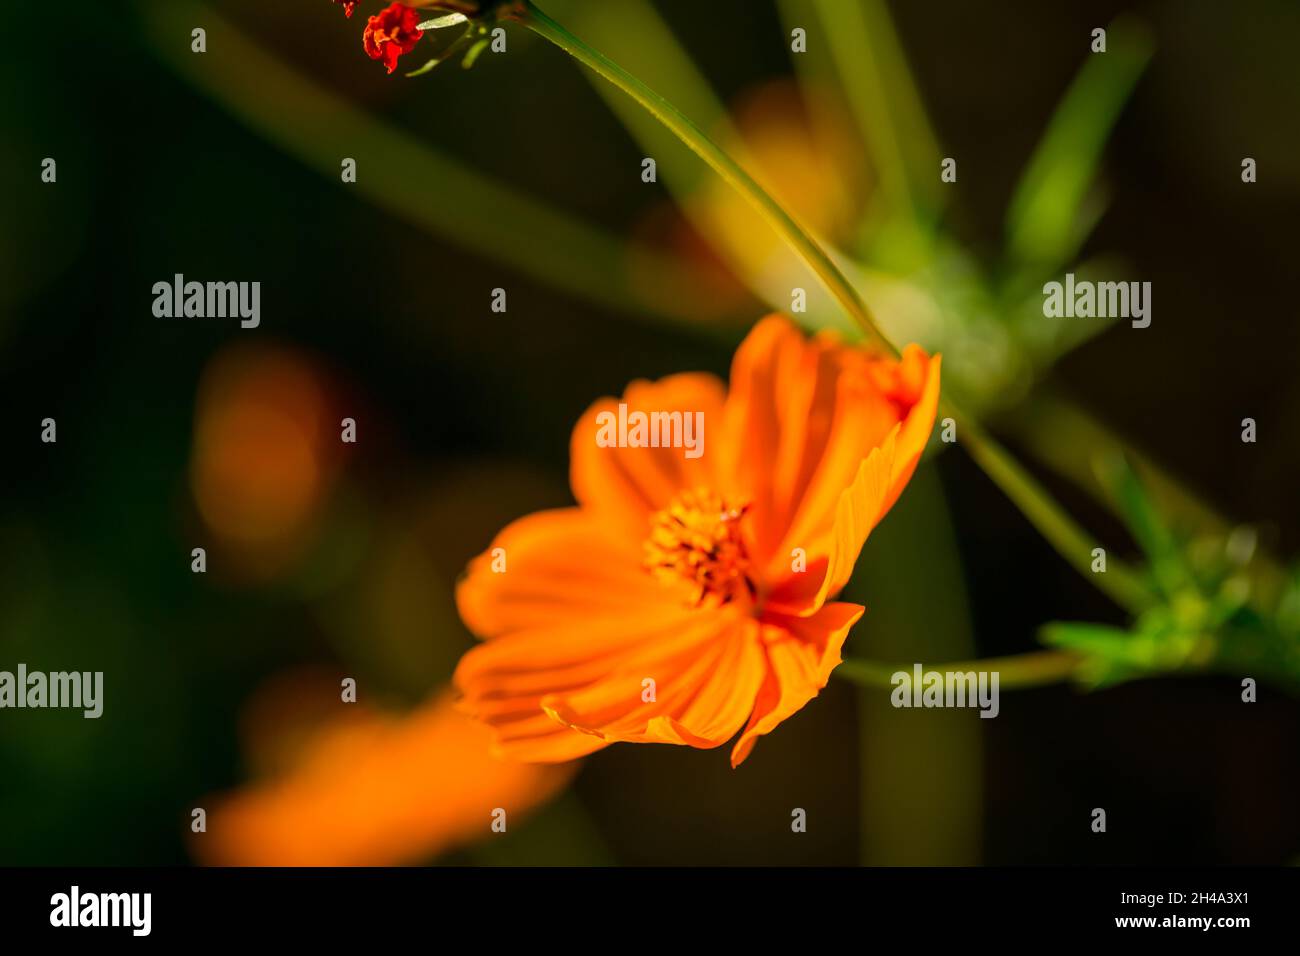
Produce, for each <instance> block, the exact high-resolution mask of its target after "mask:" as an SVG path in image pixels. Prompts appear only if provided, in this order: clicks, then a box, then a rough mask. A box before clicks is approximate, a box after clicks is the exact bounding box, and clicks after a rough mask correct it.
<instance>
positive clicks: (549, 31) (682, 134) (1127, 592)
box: [511, 0, 1150, 611]
mask: <svg viewBox="0 0 1300 956" xmlns="http://www.w3.org/2000/svg"><path fill="white" fill-rule="evenodd" d="M511 15H512V16H513V17H514V18H515V19H517V20H519V21H520V22H521V23H523V25H524V26H526V27H527V28H528V29H530V30H532V31H533V32H534V33H536V34H538V35H539V36H541V37H544V38H545V39H547V40H549V41H550V42H551V43H554V44H555V45H556V46H558V47H559V48H560V49H562V50H564V51H565V52H566V53H568V54H569V55H570V56H572V57H573V58H574V59H576V60H578V61H579V62H580V63H582V64H584V65H586V66H588V67H590V68H591V69H592V70H595V71H596V72H597V73H598V74H600V75H601V76H602V77H604V78H605V79H606V80H608V81H609V82H610V83H612V84H614V85H615V86H616V87H618V88H619V89H621V90H623V92H625V93H627V95H628V96H630V97H632V98H633V99H634V100H636V101H637V102H638V103H640V104H641V105H642V106H643V107H645V108H646V109H647V110H648V111H649V112H650V113H651V114H652V115H653V116H654V117H655V118H656V119H658V120H659V122H661V123H663V124H664V126H665V127H667V128H668V129H669V130H670V131H671V132H672V133H673V134H674V135H676V136H677V138H678V139H680V140H681V141H682V143H684V144H685V145H686V146H687V147H689V148H690V149H691V151H692V152H694V153H695V154H696V155H697V156H699V157H700V158H701V159H703V160H704V162H706V163H707V164H708V165H709V166H710V167H711V168H712V169H713V170H714V171H715V172H717V173H718V175H719V176H721V177H722V178H723V179H724V180H726V182H728V183H729V184H730V185H731V186H732V187H733V188H734V189H735V190H736V191H737V192H739V193H740V194H741V195H742V196H743V197H744V198H745V199H746V200H747V201H748V202H749V203H750V205H752V206H753V207H754V208H755V209H757V210H758V212H759V213H761V214H762V216H763V217H764V218H765V219H766V220H767V221H768V222H769V223H770V224H771V225H772V227H773V228H774V229H776V231H777V233H778V234H779V235H780V236H781V238H782V239H784V240H785V242H786V243H787V244H788V245H789V246H790V247H791V248H792V249H793V250H794V251H795V252H796V253H798V254H799V256H800V257H801V258H803V260H804V261H805V262H807V263H808V265H809V266H810V267H811V268H812V269H813V271H814V272H816V273H817V275H818V277H819V278H820V279H821V280H822V282H823V283H824V284H825V285H826V287H827V289H829V290H830V292H831V293H832V294H833V295H834V296H835V298H836V299H838V300H839V301H840V303H841V304H842V305H843V306H844V308H845V310H846V311H847V312H848V313H849V315H850V316H851V317H852V318H853V320H854V321H855V322H856V323H857V324H858V325H859V326H860V327H861V329H862V331H863V333H864V334H865V335H866V336H867V338H868V339H869V340H870V341H872V342H873V343H875V344H876V345H877V346H878V347H880V348H881V349H883V350H885V351H887V352H889V353H890V354H892V355H895V356H896V355H898V354H899V350H898V348H897V347H896V346H895V345H894V344H893V342H891V341H890V340H889V338H888V337H887V336H886V335H885V334H884V333H883V332H881V331H880V328H879V326H877V325H876V321H875V318H874V317H873V316H872V314H871V310H870V309H869V308H868V307H867V304H866V303H865V302H864V301H863V300H862V297H861V296H860V295H859V294H858V291H857V289H856V288H855V287H854V285H853V283H851V282H850V281H849V279H848V277H847V276H845V275H844V273H843V271H841V270H840V268H839V266H837V265H836V264H835V262H834V260H833V259H831V257H830V256H829V255H828V254H827V252H826V250H825V249H823V248H822V247H821V245H820V244H819V243H818V242H817V241H816V240H815V239H814V238H813V237H812V235H811V234H810V233H809V232H808V230H807V229H805V228H804V227H803V226H801V225H800V224H799V223H798V221H796V220H795V219H794V217H793V216H791V215H790V214H789V213H788V212H786V210H785V209H784V208H782V206H781V205H780V204H779V203H778V202H777V201H776V200H775V199H773V198H772V196H771V195H770V194H769V193H768V192H767V191H766V190H764V189H763V187H762V186H760V185H759V184H758V183H757V182H756V181H755V180H754V178H753V177H752V176H750V175H749V173H747V172H746V171H745V170H744V169H743V168H742V167H741V166H740V164H739V163H737V162H736V161H735V160H734V159H732V158H731V157H730V156H729V155H727V153H726V152H724V151H723V149H722V148H721V147H720V146H718V145H717V144H716V143H714V142H713V140H711V139H710V138H709V137H708V136H707V135H706V134H705V133H704V131H703V130H701V129H700V128H699V127H698V126H696V125H695V124H694V123H692V122H691V121H690V119H689V118H687V117H686V116H685V115H684V114H683V113H682V112H681V111H680V110H679V109H677V107H675V106H673V104H672V103H670V102H668V100H666V99H664V98H663V97H662V96H660V95H659V94H658V93H656V92H655V91H654V90H652V89H650V87H648V86H647V85H646V84H645V83H643V82H641V81H640V80H639V79H637V78H636V77H635V76H633V75H632V74H630V73H628V72H627V71H626V70H624V69H623V68H622V67H620V66H619V65H618V64H617V63H615V62H614V61H613V60H611V59H610V58H609V57H607V56H605V54H603V53H601V52H600V51H599V50H596V49H594V48H593V47H591V46H589V45H588V44H586V43H584V42H583V41H582V40H580V39H578V38H577V37H576V36H574V35H573V34H572V33H570V32H569V31H568V30H566V29H565V28H564V27H563V26H561V25H560V24H558V23H556V22H555V21H554V20H552V19H551V18H550V17H549V16H547V15H546V13H544V12H543V11H542V10H541V9H539V8H538V7H537V5H536V4H535V3H533V2H532V0H520V3H519V6H518V7H516V8H515V10H514V11H513V12H512V14H511ZM944 407H945V409H946V410H947V411H948V413H949V414H950V415H951V416H952V418H953V420H954V421H956V422H957V424H958V432H959V440H960V441H964V443H965V444H966V445H967V447H968V448H969V449H970V452H971V456H972V457H973V458H974V459H975V461H976V463H977V464H979V466H980V467H981V468H982V469H983V470H984V472H985V473H986V474H987V475H988V476H989V477H990V478H991V479H992V480H993V481H994V482H995V483H996V484H997V485H998V487H1000V488H1001V489H1002V490H1003V492H1004V493H1005V494H1006V495H1007V497H1008V498H1010V499H1011V500H1012V502H1014V503H1015V505H1016V506H1017V507H1018V508H1019V509H1020V510H1021V511H1022V512H1023V513H1024V514H1025V516H1026V517H1027V518H1028V519H1029V520H1030V521H1031V522H1032V523H1033V524H1034V526H1035V527H1036V528H1037V529H1038V530H1039V532H1040V533H1041V534H1042V535H1043V537H1044V538H1046V539H1047V541H1048V543H1050V544H1051V545H1052V547H1054V548H1055V549H1056V550H1057V551H1059V552H1060V553H1061V555H1062V556H1063V557H1064V558H1066V560H1068V561H1069V562H1070V563H1071V564H1072V565H1074V567H1075V568H1076V569H1078V570H1079V571H1080V572H1081V573H1083V574H1085V575H1088V576H1089V577H1090V578H1091V579H1092V580H1093V581H1094V582H1095V583H1096V584H1097V586H1098V587H1099V588H1100V589H1101V590H1102V591H1103V592H1105V593H1106V594H1107V595H1108V596H1110V597H1111V598H1113V599H1114V600H1115V601H1117V602H1118V603H1119V604H1120V605H1121V606H1122V607H1124V608H1126V609H1127V610H1129V611H1137V610H1140V609H1141V608H1142V607H1144V606H1146V604H1148V603H1149V601H1150V596H1149V593H1148V592H1147V590H1146V588H1145V586H1144V585H1143V584H1142V582H1141V580H1140V579H1139V578H1138V577H1137V575H1136V574H1134V573H1132V572H1131V571H1129V570H1128V569H1126V568H1123V567H1120V566H1118V565H1117V564H1116V563H1115V562H1114V561H1111V562H1110V570H1108V571H1107V572H1105V573H1102V574H1092V573H1091V561H1092V549H1093V547H1094V542H1093V540H1092V539H1091V538H1090V537H1089V536H1088V535H1087V534H1086V533H1085V532H1084V531H1083V530H1082V529H1081V528H1080V527H1079V526H1078V525H1077V524H1076V523H1075V522H1074V520H1073V519H1072V518H1070V516H1069V515H1068V514H1067V513H1066V512H1065V510H1064V509H1063V508H1062V507H1061V506H1060V505H1059V504H1058V503H1057V502H1056V501H1055V500H1053V499H1052V497H1051V496H1050V495H1049V494H1048V493H1047V492H1046V490H1045V489H1043V488H1042V487H1041V486H1039V485H1038V484H1037V483H1036V482H1035V481H1034V480H1033V479H1032V478H1031V477H1030V476H1029V474H1028V473H1027V472H1026V471H1025V470H1024V469H1023V468H1022V467H1021V466H1020V465H1019V464H1018V463H1017V462H1016V461H1015V460H1014V459H1013V458H1012V457H1011V455H1010V454H1009V453H1008V452H1007V451H1006V450H1005V449H1004V448H1002V447H1001V446H1000V445H998V444H997V442H996V441H995V440H994V439H993V438H992V437H991V436H990V435H988V434H987V433H986V432H984V431H983V430H982V429H981V428H980V427H979V426H978V424H976V423H975V421H974V420H973V419H970V418H968V417H966V416H965V415H962V414H961V413H960V412H959V411H958V410H957V409H956V407H955V405H954V404H953V403H952V402H951V401H947V402H945V406H944Z"/></svg>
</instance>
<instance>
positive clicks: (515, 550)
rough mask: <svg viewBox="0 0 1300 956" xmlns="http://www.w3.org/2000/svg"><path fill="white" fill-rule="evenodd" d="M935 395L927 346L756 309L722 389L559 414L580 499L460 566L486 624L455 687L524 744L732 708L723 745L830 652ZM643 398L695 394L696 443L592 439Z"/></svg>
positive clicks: (680, 739)
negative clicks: (565, 420) (854, 343)
mask: <svg viewBox="0 0 1300 956" xmlns="http://www.w3.org/2000/svg"><path fill="white" fill-rule="evenodd" d="M938 398H939V357H938V356H935V357H934V358H929V357H927V356H926V354H925V353H924V352H923V351H922V350H921V349H920V348H919V347H917V346H909V347H908V348H907V350H906V351H905V352H904V353H903V357H902V359H901V360H900V361H894V360H893V359H890V358H881V357H877V356H872V355H869V354H868V353H866V352H864V351H862V350H860V349H858V348H852V347H848V346H845V345H843V344H841V343H840V342H839V341H837V340H836V339H835V338H834V337H833V336H831V335H828V334H823V335H819V336H817V337H815V338H813V339H812V340H811V341H809V340H806V339H805V338H804V337H803V335H802V334H801V333H800V332H799V331H798V330H797V329H796V328H795V327H794V326H793V325H792V324H791V323H790V322H789V320H787V319H785V318H783V317H780V316H771V317H769V318H767V319H765V320H763V321H762V322H760V323H759V324H758V325H757V326H755V328H754V329H753V331H752V332H750V334H749V336H748V337H747V338H746V340H745V342H744V343H743V344H742V345H741V347H740V349H739V350H738V351H737V353H736V356H735V359H734V362H733V364H732V368H731V388H730V391H727V390H725V389H724V387H723V384H722V382H720V381H718V379H716V378H715V377H713V376H711V375H705V374H682V375H673V376H670V377H668V378H665V379H661V380H659V381H657V382H646V381H638V382H634V383H632V384H631V385H630V386H629V387H628V389H627V391H626V393H625V394H624V396H623V399H622V402H621V403H620V402H619V401H617V400H615V399H612V398H609V399H602V400H600V401H598V402H596V404H595V405H593V406H592V407H591V408H590V409H589V410H588V411H587V413H586V414H585V415H584V416H583V417H582V420H581V421H579V422H578V425H577V427H576V428H575V429H574V432H573V439H572V444H571V474H570V481H571V484H572V486H573V493H574V496H575V497H576V498H577V500H578V506H577V507H575V508H562V509H559V510H555V511H545V512H540V513H538V514H534V515H530V516H529V517H526V518H522V519H520V520H519V521H516V522H514V523H513V524H511V525H509V526H508V527H507V528H506V529H505V530H504V531H502V532H501V534H500V535H498V537H497V538H496V540H495V541H494V542H493V543H492V546H491V548H489V550H488V551H487V552H486V553H485V554H484V555H482V556H480V557H479V558H476V559H475V560H474V561H473V562H471V563H470V565H469V568H468V570H467V572H466V575H465V577H464V579H463V580H462V581H461V583H460V586H459V588H458V590H457V603H458V606H459V609H460V613H461V617H462V618H463V619H464V621H465V623H466V625H467V626H468V627H469V628H470V630H472V631H473V632H474V633H475V634H477V635H478V636H479V637H481V638H483V639H484V643H482V644H480V645H479V646H478V647H475V648H474V649H473V650H471V651H470V652H469V653H467V654H466V655H465V657H464V658H463V659H462V660H461V662H460V665H459V667H458V668H457V670H456V676H455V683H456V686H457V687H458V688H459V689H460V691H461V693H462V695H463V700H462V706H463V707H464V708H465V709H466V711H467V712H469V713H471V714H473V715H475V716H477V717H479V718H480V719H482V720H484V721H486V722H487V723H488V724H490V725H491V726H492V727H493V728H494V730H495V732H496V742H497V747H498V749H499V751H500V752H501V753H503V754H505V755H507V756H510V757H514V758H517V759H520V760H530V761H539V762H549V761H562V760H571V759H573V758H575V757H579V756H581V755H583V754H587V753H590V752H592V751H594V750H598V749H600V748H601V747H604V746H606V745H608V744H610V743H613V742H615V741H632V742H639V743H649V742H657V743H673V744H688V745H690V746H693V747H705V748H707V747H717V746H720V745H722V744H723V743H726V742H727V741H728V740H730V739H731V738H732V737H733V736H735V734H736V732H737V731H740V730H741V728H742V727H743V728H744V729H743V732H742V733H741V735H740V738H739V740H737V742H736V745H735V747H734V748H733V749H732V752H731V762H732V765H733V766H736V765H738V764H739V763H740V762H741V761H743V760H744V759H745V758H746V757H747V756H748V755H749V753H750V751H751V750H752V749H753V747H754V743H755V742H756V740H757V738H758V737H760V736H761V735H763V734H766V733H769V732H770V731H771V730H773V729H774V728H775V727H776V726H777V724H779V723H780V722H781V721H783V720H785V719H786V718H787V717H789V716H790V715H791V714H793V713H795V712H796V711H797V710H799V709H800V708H801V707H803V705H804V704H806V703H807V702H808V701H809V700H811V699H812V698H813V697H815V696H816V694H817V692H818V691H819V690H820V689H821V688H822V687H824V686H826V681H827V679H828V677H829V675H830V672H831V671H832V670H833V669H834V667H835V666H836V665H837V664H838V663H839V662H840V648H841V647H842V646H843V644H844V639H845V637H846V636H847V635H848V631H849V628H850V627H852V625H853V624H854V623H855V622H856V621H857V620H858V618H859V617H860V616H861V615H862V612H863V608H862V607H861V606H859V605H856V604H846V603H836V602H833V601H831V600H830V599H831V598H833V597H834V596H835V595H836V594H837V593H838V592H839V591H840V589H841V588H843V587H844V585H845V584H846V583H847V581H848V579H849V575H850V574H851V572H852V570H853V564H854V562H855V561H856V560H857V556H858V553H859V552H860V550H861V548H862V545H863V543H864V541H865V540H866V538H867V535H868V534H869V533H870V531H871V529H872V528H873V527H874V526H875V524H876V523H877V522H878V521H879V520H880V519H881V517H883V516H884V514H885V513H886V512H887V511H888V510H889V508H890V507H891V506H892V505H893V503H894V501H895V500H896V499H897V498H898V496H899V494H900V493H901V492H902V490H903V487H904V486H905V485H906V484H907V482H908V480H909V479H910V478H911V475H912V472H913V470H914V469H915V468H916V464H917V462H918V461H919V460H920V457H921V452H922V451H923V450H924V448H925V444H926V441H927V440H928V438H929V436H930V432H931V430H932V428H933V426H934V416H935V409H936V406H937V403H938ZM620 404H621V405H622V406H625V407H623V408H620ZM638 412H639V413H644V414H646V415H649V414H650V413H653V412H661V413H671V412H678V413H682V414H681V417H680V421H681V422H683V423H685V422H687V421H692V420H697V419H696V416H695V413H700V414H701V415H702V420H703V427H702V428H700V429H698V434H697V437H696V439H695V440H696V441H698V447H697V451H691V449H690V448H689V447H688V448H681V447H662V446H663V445H664V444H666V443H665V442H657V443H656V444H659V445H660V446H661V447H601V444H598V442H597V435H598V434H599V433H600V432H601V429H602V427H606V426H608V425H609V423H610V422H611V420H614V419H615V418H616V419H617V420H618V421H619V422H620V438H621V437H622V430H621V424H622V422H623V421H624V419H626V420H627V421H628V422H631V421H632V420H633V416H634V414H635V413H638ZM658 420H659V421H660V423H661V424H662V423H663V422H664V421H670V420H671V419H670V418H666V417H659V419H658ZM680 434H681V436H682V437H683V438H684V439H685V438H689V437H690V436H689V435H688V433H687V431H686V430H684V425H683V430H681V432H680ZM633 435H634V432H633V431H632V430H629V431H628V433H627V438H628V440H627V442H626V443H624V444H625V445H634V444H644V442H642V441H638V440H635V439H634V438H633ZM606 437H608V435H606ZM646 437H647V434H644V433H643V434H642V435H640V436H639V438H641V439H644V438H646ZM688 444H689V442H688Z"/></svg>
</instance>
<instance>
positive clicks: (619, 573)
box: [456, 508, 665, 638]
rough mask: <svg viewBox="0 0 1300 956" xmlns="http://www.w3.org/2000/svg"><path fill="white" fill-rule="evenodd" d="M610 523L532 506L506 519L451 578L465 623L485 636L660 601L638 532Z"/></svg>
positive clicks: (659, 589)
mask: <svg viewBox="0 0 1300 956" xmlns="http://www.w3.org/2000/svg"><path fill="white" fill-rule="evenodd" d="M612 530H613V529H611V527H610V526H609V525H608V524H607V523H604V522H602V521H601V520H599V518H598V517H596V516H595V515H592V514H589V513H587V512H585V511H583V510H581V509H578V508H561V509H557V510H553V511H539V512H537V513H535V514H531V515H528V516H527V517H524V518H520V519H519V520H518V521H515V522H512V523H511V524H509V525H508V526H507V527H506V528H505V530H503V531H502V532H501V533H500V534H499V535H497V537H496V539H495V540H494V541H493V542H492V544H491V545H490V546H489V548H488V550H487V551H486V552H484V553H483V554H482V555H480V556H479V557H477V558H475V559H474V560H473V561H471V562H470V565H469V567H468V569H467V570H466V573H465V576H464V577H463V578H462V579H461V581H460V583H459V584H458V585H457V588H456V604H457V607H458V609H459V611H460V615H461V619H462V620H464V622H465V626H466V627H468V628H469V629H470V630H471V631H473V632H474V633H475V634H476V635H478V636H479V637H483V638H489V637H494V636H496V635H498V634H504V633H507V632H509V631H517V630H520V629H524V628H536V627H544V626H546V625H548V624H554V623H556V622H558V621H564V620H570V619H576V620H589V619H591V618H603V617H610V616H618V615H621V614H623V609H624V608H626V607H627V606H628V605H629V604H633V605H636V604H641V603H645V604H650V603H658V602H660V601H662V600H663V598H664V594H665V589H664V586H663V584H662V583H661V582H659V581H656V580H654V579H653V578H652V577H651V576H650V575H648V574H646V573H645V571H644V570H643V569H642V567H641V554H642V552H641V539H640V538H636V539H632V538H629V537H627V536H619V535H617V534H614V533H611V531H612ZM494 567H495V568H496V569H497V570H494ZM501 569H504V570H501Z"/></svg>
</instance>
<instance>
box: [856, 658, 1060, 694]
mask: <svg viewBox="0 0 1300 956" xmlns="http://www.w3.org/2000/svg"><path fill="white" fill-rule="evenodd" d="M1080 660H1081V658H1080V657H1079V655H1077V654H1074V653H1072V652H1070V651H1032V652H1030V653H1028V654H1014V655H1012V656H1010V657H985V658H982V659H981V660H975V661H953V662H951V663H947V664H928V665H926V664H923V665H922V666H921V669H922V672H923V673H929V672H930V671H944V672H946V671H962V672H965V671H997V673H998V687H999V688H1000V689H1008V690H1009V689H1012V688H1020V687H1042V686H1044V685H1046V684H1058V683H1060V682H1061V681H1063V680H1067V679H1068V678H1069V677H1070V676H1072V675H1073V674H1074V672H1075V669H1076V668H1077V667H1078V666H1079V662H1080ZM914 666H915V665H914V664H910V663H909V664H886V663H883V662H881V661H867V660H857V659H854V658H848V659H846V660H845V661H844V662H843V663H842V664H840V666H839V667H837V668H835V670H834V674H835V676H836V677H841V678H843V679H845V680H847V681H850V682H852V683H854V684H857V685H858V686H859V687H878V688H886V687H890V688H892V687H895V686H897V685H896V684H895V683H894V681H893V677H894V675H895V674H897V673H899V672H902V673H904V674H907V675H909V676H910V675H911V674H912V668H913V667H914Z"/></svg>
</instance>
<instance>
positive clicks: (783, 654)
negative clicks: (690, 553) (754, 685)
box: [731, 603, 865, 767]
mask: <svg viewBox="0 0 1300 956" xmlns="http://www.w3.org/2000/svg"><path fill="white" fill-rule="evenodd" d="M864 610H865V609H864V608H863V607H862V606H861V605H857V604H842V603H836V604H827V605H825V606H824V607H822V608H821V610H819V611H818V612H817V613H816V614H813V615H812V616H811V617H786V616H783V615H777V614H768V615H764V618H763V640H764V642H765V651H766V654H767V678H766V680H765V681H764V683H763V687H762V689H761V690H760V691H759V694H758V699H757V700H756V701H755V703H754V712H753V714H752V715H751V716H750V718H749V725H748V726H747V727H746V728H745V732H744V733H743V734H741V735H740V739H739V740H737V741H736V746H735V747H734V748H732V751H731V765H732V766H733V767H738V766H740V764H741V763H743V762H744V760H745V758H746V757H748V756H749V754H750V751H752V750H753V749H754V744H755V743H757V742H758V738H759V737H761V736H762V735H764V734H767V733H771V731H772V730H773V729H775V728H776V726H777V725H778V724H780V723H781V721H783V720H785V719H786V718H787V717H789V716H790V715H791V714H793V713H795V712H796V711H798V710H799V709H800V708H802V707H803V706H804V704H806V703H808V701H810V700H812V699H813V698H814V697H816V696H817V692H818V691H820V690H821V689H822V688H823V687H825V686H826V682H827V681H828V680H829V679H830V675H831V671H833V670H834V669H835V668H836V667H837V666H838V665H839V663H840V660H841V658H840V650H841V648H843V647H844V641H845V639H846V638H847V637H848V635H849V629H850V628H852V627H853V625H854V624H856V623H857V621H858V619H859V618H860V617H862V612H863V611H864Z"/></svg>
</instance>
